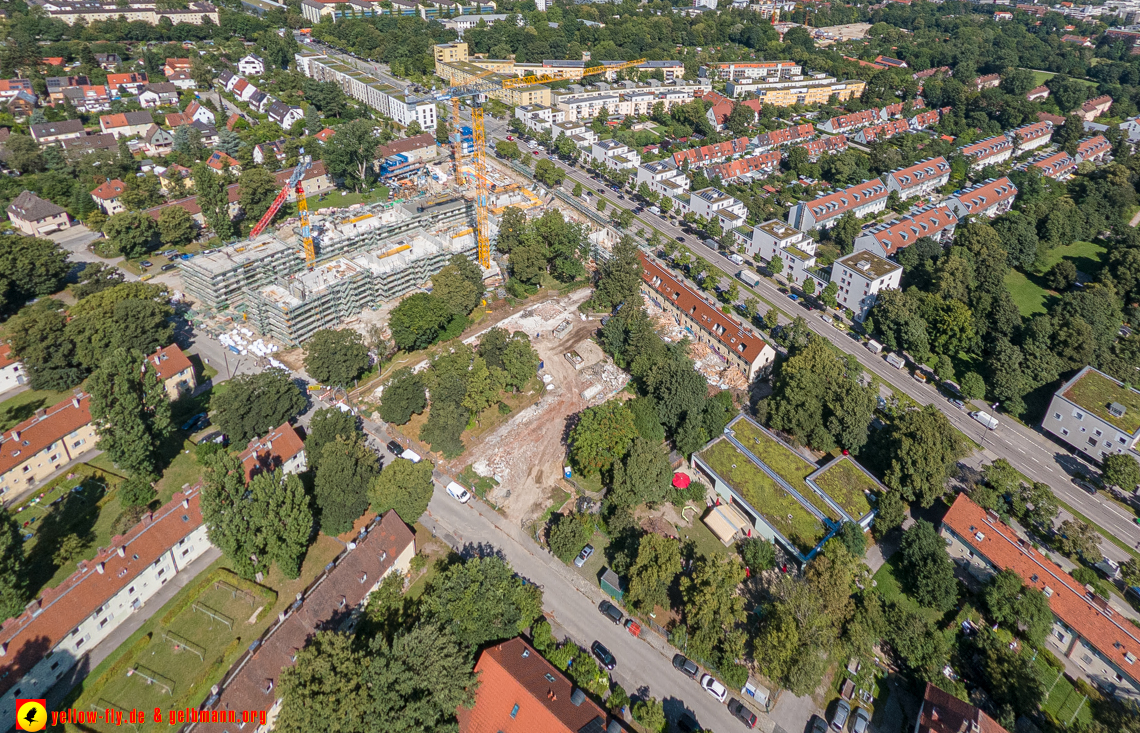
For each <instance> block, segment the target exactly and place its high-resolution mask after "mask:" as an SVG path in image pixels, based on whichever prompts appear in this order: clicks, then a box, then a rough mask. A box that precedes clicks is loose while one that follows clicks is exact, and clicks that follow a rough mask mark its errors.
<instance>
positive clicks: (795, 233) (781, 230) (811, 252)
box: [736, 219, 819, 282]
mask: <svg viewBox="0 0 1140 733" xmlns="http://www.w3.org/2000/svg"><path fill="white" fill-rule="evenodd" d="M748 229H749V228H748V227H742V228H741V229H738V230H737V237H736V239H737V242H738V243H739V244H740V245H741V246H742V247H744V253H745V255H746V256H747V257H748V258H749V259H755V257H756V256H757V255H759V256H760V259H762V260H763V261H764V262H771V261H772V258H774V257H776V256H777V255H778V256H779V257H780V259H781V260H783V262H784V265H785V268H784V271H783V274H784V275H785V276H787V277H788V278H789V279H790V280H792V281H793V282H800V281H801V280H802V279H803V273H804V272H806V270H807V269H808V268H811V267H815V254H816V251H817V249H818V247H819V245H818V244H816V242H815V240H814V239H812V238H811V237H810V236H808V234H807V233H806V232H801V231H800V230H798V229H796V228H794V227H791V226H788V225H787V224H785V223H784V222H782V221H778V220H776V219H770V220H768V221H766V222H764V223H763V224H758V225H757V226H755V227H751V231H748ZM801 271H802V272H801ZM793 278H794V279H793Z"/></svg>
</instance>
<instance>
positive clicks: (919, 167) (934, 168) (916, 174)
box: [887, 155, 950, 201]
mask: <svg viewBox="0 0 1140 733" xmlns="http://www.w3.org/2000/svg"><path fill="white" fill-rule="evenodd" d="M949 180H950V164H949V163H947V162H946V159H945V158H943V157H942V156H941V155H939V156H938V157H937V158H927V159H926V160H923V161H919V162H918V163H915V164H914V165H909V166H907V167H905V168H897V169H895V170H893V171H891V172H890V173H888V174H887V191H888V192H890V191H897V192H898V194H899V198H901V199H902V200H904V201H905V200H906V199H909V198H914V197H915V196H925V195H927V194H928V193H931V192H933V191H937V190H938V189H940V188H942V187H943V186H945V185H946V183H947V181H949Z"/></svg>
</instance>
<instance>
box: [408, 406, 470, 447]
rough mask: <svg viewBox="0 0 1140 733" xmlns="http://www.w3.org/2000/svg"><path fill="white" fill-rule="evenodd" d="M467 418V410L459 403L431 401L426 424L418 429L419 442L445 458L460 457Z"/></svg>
mask: <svg viewBox="0 0 1140 733" xmlns="http://www.w3.org/2000/svg"><path fill="white" fill-rule="evenodd" d="M469 417H470V415H469V413H468V412H467V408H466V407H464V406H463V405H462V404H460V403H456V402H444V401H435V400H433V402H432V406H431V412H430V413H429V414H428V419H427V422H426V423H424V426H423V427H422V428H420V440H422V441H424V442H425V443H427V444H428V445H430V446H431V448H432V450H437V451H439V452H440V453H442V454H443V455H444V456H445V457H446V458H455V457H456V456H459V455H462V453H463V450H464V445H463V437H462V436H463V431H464V430H465V429H466V428H467V420H468V418H469Z"/></svg>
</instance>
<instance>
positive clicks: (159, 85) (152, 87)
mask: <svg viewBox="0 0 1140 733" xmlns="http://www.w3.org/2000/svg"><path fill="white" fill-rule="evenodd" d="M144 91H148V92H154V93H155V94H178V87H176V86H174V85H173V84H171V83H170V82H168V81H160V82H155V83H154V84H147V85H146V89H145V90H144Z"/></svg>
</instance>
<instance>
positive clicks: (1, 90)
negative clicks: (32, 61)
mask: <svg viewBox="0 0 1140 733" xmlns="http://www.w3.org/2000/svg"><path fill="white" fill-rule="evenodd" d="M20 92H28V93H29V94H35V93H36V90H35V89H33V88H32V80H31V79H0V104H7V103H8V102H10V101H12V99H14V98H15V96H16V95H17V94H19V93H20Z"/></svg>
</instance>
